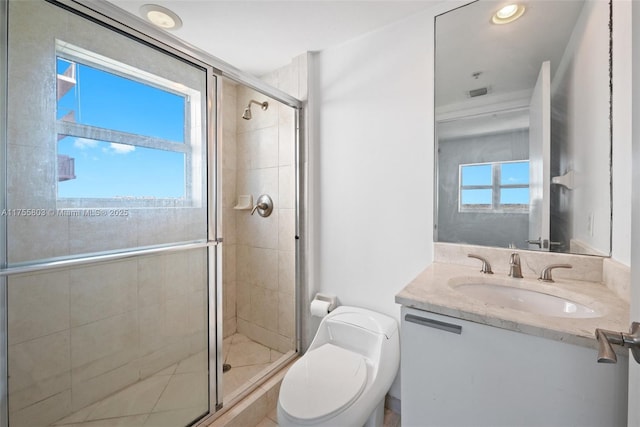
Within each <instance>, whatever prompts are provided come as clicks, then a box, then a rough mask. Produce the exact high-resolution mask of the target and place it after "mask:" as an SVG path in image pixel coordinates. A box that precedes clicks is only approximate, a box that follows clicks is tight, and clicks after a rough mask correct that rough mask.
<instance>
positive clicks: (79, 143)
mask: <svg viewBox="0 0 640 427" xmlns="http://www.w3.org/2000/svg"><path fill="white" fill-rule="evenodd" d="M97 145H98V141H96V140H94V139H86V138H76V140H75V141H74V142H73V146H74V147H76V148H79V149H81V150H84V149H85V148H95V147H96V146H97Z"/></svg>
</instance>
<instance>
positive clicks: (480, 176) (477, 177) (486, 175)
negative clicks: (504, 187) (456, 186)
mask: <svg viewBox="0 0 640 427" xmlns="http://www.w3.org/2000/svg"><path fill="white" fill-rule="evenodd" d="M491 176H492V174H491V164H484V165H463V166H462V185H463V186H468V185H491Z"/></svg>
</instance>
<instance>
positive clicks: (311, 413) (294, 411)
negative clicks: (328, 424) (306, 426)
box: [280, 343, 367, 421]
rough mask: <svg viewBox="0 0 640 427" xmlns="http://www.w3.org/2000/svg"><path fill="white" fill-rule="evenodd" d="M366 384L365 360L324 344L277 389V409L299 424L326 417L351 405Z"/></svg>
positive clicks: (349, 352) (306, 355)
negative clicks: (278, 394)
mask: <svg viewBox="0 0 640 427" xmlns="http://www.w3.org/2000/svg"><path fill="white" fill-rule="evenodd" d="M366 383H367V364H366V361H365V358H364V357H363V356H362V355H360V354H357V353H354V352H352V351H349V350H346V349H344V348H341V347H338V346H335V345H333V344H328V343H327V344H324V345H322V346H320V347H318V348H316V349H315V350H312V351H310V352H308V353H307V354H305V355H304V356H303V357H302V358H301V359H300V360H298V361H297V362H296V363H294V364H293V366H292V367H291V368H290V369H289V371H288V372H287V375H286V376H285V378H284V380H283V381H282V386H281V387H280V406H281V407H282V409H284V411H286V413H287V414H288V415H289V416H291V417H293V418H297V419H299V420H306V421H311V420H314V419H318V418H322V417H326V416H329V415H331V414H334V413H336V412H339V411H341V410H342V409H343V408H345V407H347V406H349V405H351V403H353V401H355V400H356V399H357V398H358V397H359V396H360V394H362V391H363V390H364V388H365V385H366Z"/></svg>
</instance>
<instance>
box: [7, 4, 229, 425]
mask: <svg viewBox="0 0 640 427" xmlns="http://www.w3.org/2000/svg"><path fill="white" fill-rule="evenodd" d="M9 1H10V0H0V23H1V24H2V25H1V26H0V28H3V29H4V30H5V31H3V32H2V34H1V35H0V70H1V71H0V86H1V87H0V115H1V118H0V124H1V125H2V126H0V162H1V163H0V164H5V161H6V147H7V132H6V129H7V121H8V114H7V113H8V110H7V103H8V98H7V89H8V70H7V67H8V37H9V34H8V20H9V16H8V15H9ZM46 2H48V3H51V4H53V5H56V6H58V7H62V8H63V9H66V10H67V11H69V12H71V13H75V14H77V15H78V16H80V17H83V18H86V19H89V20H92V21H94V22H96V25H103V26H105V27H107V28H110V29H111V30H113V31H115V32H117V33H120V34H124V35H126V36H128V37H131V38H132V39H134V40H137V41H138V42H141V43H143V44H146V45H147V46H149V47H150V48H155V49H159V50H160V51H164V52H165V53H166V54H168V55H172V56H174V57H176V58H180V59H181V60H184V61H186V62H187V63H190V64H193V65H194V66H195V67H198V68H200V69H202V70H203V72H204V73H205V76H206V77H205V84H206V89H205V95H206V97H207V103H206V105H207V107H206V109H207V111H206V117H205V123H206V124H207V132H206V135H207V141H206V143H207V150H206V153H207V159H208V161H207V163H206V167H205V171H206V173H207V184H208V186H207V187H208V188H207V192H208V203H207V211H208V215H207V222H208V225H207V229H208V231H207V238H206V239H205V238H203V239H201V240H193V241H185V242H176V243H171V244H162V245H155V246H150V247H140V248H133V249H122V250H114V251H107V252H101V253H95V254H88V255H83V254H79V255H70V256H68V257H64V258H61V259H51V260H41V261H35V262H29V263H23V264H17V265H13V266H8V261H7V246H6V241H7V221H6V218H5V217H4V216H0V427H8V426H9V417H8V383H7V379H8V376H7V375H8V336H7V334H8V329H7V328H8V323H7V280H8V277H10V276H12V275H16V274H24V273H30V272H36V271H43V270H57V269H60V268H69V267H76V266H81V265H86V264H96V263H102V262H108V261H115V260H120V259H127V258H132V257H137V256H142V255H151V254H159V253H172V252H179V251H184V250H190V249H191V250H193V249H199V248H201V249H205V248H206V249H207V258H208V260H209V268H208V271H209V274H208V279H207V289H208V295H209V297H208V298H209V299H208V303H209V304H211V303H212V302H213V305H210V306H209V310H208V315H207V317H208V319H207V325H208V326H209V328H208V330H209V337H208V339H209V348H208V350H209V357H210V366H217V365H220V369H219V371H220V373H221V370H222V368H221V366H222V364H221V363H219V362H218V358H219V357H220V356H219V353H218V351H217V350H216V349H217V348H220V345H218V341H220V343H221V341H222V339H221V337H220V338H218V335H219V331H218V329H217V328H216V327H211V326H212V325H213V326H215V324H216V321H215V316H217V315H218V313H221V308H222V303H221V301H220V300H219V295H217V294H216V292H215V291H216V289H217V286H216V275H215V274H211V273H212V272H211V270H212V269H215V268H216V262H215V260H216V259H217V258H218V257H219V255H218V254H219V252H220V251H219V250H218V245H219V242H221V239H218V238H216V237H215V236H216V235H217V228H216V224H217V214H216V209H215V206H216V197H217V196H218V191H217V189H216V187H215V185H216V183H217V181H218V180H217V178H216V174H217V162H216V161H210V159H215V154H213V153H215V152H216V150H217V146H218V143H217V137H218V135H217V134H216V132H215V129H216V128H217V127H218V126H217V124H218V118H217V117H216V115H217V107H218V106H217V105H216V103H214V102H212V100H215V99H216V97H217V89H216V85H217V82H218V81H219V71H218V70H216V69H215V68H214V67H212V66H211V65H209V64H207V63H204V62H202V61H201V60H199V59H197V58H193V57H191V56H189V55H188V54H187V53H185V52H183V51H180V50H177V49H175V48H172V47H170V46H168V45H166V44H163V43H160V42H158V41H157V40H154V39H153V38H151V37H149V36H147V35H146V34H144V33H142V32H140V31H138V30H135V29H133V28H132V27H130V26H128V25H126V24H123V23H121V22H119V21H116V20H114V19H112V18H110V17H108V16H106V15H104V14H101V13H97V12H96V11H94V10H92V9H90V8H87V7H86V6H85V5H83V4H80V3H77V2H73V1H64V0H63V1H57V0H46ZM6 182H7V177H6V171H4V173H3V174H2V180H1V183H0V192H1V194H0V209H5V208H6V190H7V186H6ZM212 236H214V237H213V238H212ZM212 261H213V262H212ZM220 316H221V314H220ZM217 372H218V370H216V369H214V370H211V369H210V371H209V386H210V387H209V413H207V414H203V415H202V417H201V419H202V418H205V417H207V416H209V415H210V414H211V413H213V412H215V411H216V410H217V408H218V406H219V405H218V400H219V395H218V389H217V384H218V377H217ZM194 422H198V420H196V421H194Z"/></svg>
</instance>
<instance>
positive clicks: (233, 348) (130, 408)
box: [53, 334, 283, 427]
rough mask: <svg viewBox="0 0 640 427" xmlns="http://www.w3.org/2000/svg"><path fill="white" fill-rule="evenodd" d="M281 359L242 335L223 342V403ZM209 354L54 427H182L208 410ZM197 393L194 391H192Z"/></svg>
mask: <svg viewBox="0 0 640 427" xmlns="http://www.w3.org/2000/svg"><path fill="white" fill-rule="evenodd" d="M282 355H283V354H282V353H279V352H277V351H275V350H272V349H270V348H268V347H266V346H263V345H261V344H258V343H256V342H254V341H252V340H251V339H249V338H247V337H246V336H244V335H242V334H235V335H232V336H230V337H228V338H226V339H225V340H224V342H223V358H224V363H228V364H230V365H231V370H230V371H228V372H225V373H224V374H223V382H222V386H223V400H228V399H229V398H230V397H231V396H233V395H234V394H237V393H239V392H240V391H242V390H244V389H245V387H246V386H247V385H249V384H248V383H251V382H252V379H253V378H254V377H255V376H256V375H258V374H259V373H260V372H261V371H262V370H263V369H265V368H267V367H268V366H270V365H271V364H272V363H273V362H275V361H276V360H278V359H279V358H280V357H281V356H282ZM206 358H207V353H206V352H204V351H203V352H200V353H196V354H194V355H192V356H189V357H188V358H186V359H184V360H182V361H180V362H178V363H175V364H174V365H172V366H169V367H168V368H166V369H163V370H162V371H160V372H158V373H156V374H155V375H152V376H151V377H149V378H146V379H144V380H141V381H138V382H137V383H135V384H132V385H130V386H129V387H127V388H125V389H123V390H121V391H119V392H117V393H115V394H112V395H111V396H108V397H106V398H105V399H103V400H101V401H99V402H96V403H94V404H92V405H90V406H87V407H86V408H83V409H80V410H79V411H77V412H75V413H73V414H71V415H69V416H67V417H65V418H64V419H62V420H59V421H57V422H55V423H54V424H53V425H54V426H55V427H164V426H166V427H179V426H181V425H184V424H187V423H188V422H190V421H191V420H192V419H194V418H197V417H199V416H200V415H202V414H203V412H204V410H205V409H204V408H207V398H208V383H207V373H206V366H207V363H206ZM194 391H195V392H194Z"/></svg>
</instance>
